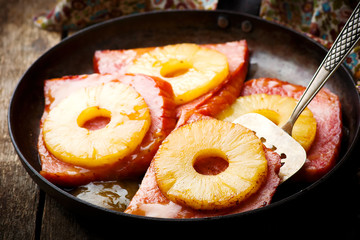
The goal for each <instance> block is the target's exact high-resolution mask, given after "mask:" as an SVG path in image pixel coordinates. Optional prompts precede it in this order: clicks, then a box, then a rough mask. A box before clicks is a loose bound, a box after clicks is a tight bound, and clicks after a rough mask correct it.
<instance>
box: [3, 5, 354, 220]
mask: <svg viewBox="0 0 360 240" xmlns="http://www.w3.org/2000/svg"><path fill="white" fill-rule="evenodd" d="M239 39H246V40H247V41H248V44H249V48H250V50H251V57H250V59H251V60H250V66H249V67H250V69H249V73H248V77H247V78H248V79H251V78H256V77H276V78H279V79H281V80H284V81H288V82H291V83H295V84H301V85H304V86H306V85H307V83H308V81H309V80H310V79H311V77H312V75H313V73H314V72H315V71H316V69H317V67H318V66H319V64H320V63H321V61H322V59H323V57H324V56H325V54H326V50H325V49H324V48H323V47H322V46H320V45H319V44H317V43H316V42H314V41H313V40H311V39H309V38H307V37H305V36H303V35H301V34H299V33H297V32H294V31H292V30H289V29H287V28H285V27H282V26H280V25H277V24H274V23H269V22H267V21H264V20H262V19H260V18H257V17H253V16H249V15H245V14H239V13H231V12H226V11H206V12H204V11H174V12H155V13H147V14H140V15H132V16H127V17H122V18H119V19H114V20H110V21H108V22H105V23H102V24H99V25H95V26H93V27H90V28H87V29H85V30H83V31H80V32H78V33H76V34H74V35H73V36H71V37H68V38H67V39H65V40H64V41H62V42H60V43H59V44H58V45H56V46H55V47H53V48H52V49H50V50H49V51H48V52H46V53H45V54H44V55H43V56H41V57H40V58H39V59H38V60H37V61H36V62H35V63H34V64H33V65H32V66H31V67H30V68H29V69H28V71H27V72H26V73H25V74H24V75H23V77H22V78H21V79H20V82H19V84H18V86H17V87H16V89H15V92H14V94H13V97H12V100H11V103H10V107H9V115H8V124H9V132H10V136H11V139H12V141H13V144H14V147H15V149H16V151H17V153H18V155H19V157H20V160H21V161H22V163H23V165H24V167H25V168H26V170H27V171H28V173H29V174H30V176H31V177H32V178H33V179H34V181H35V182H36V183H37V184H38V185H39V186H40V187H41V189H43V190H44V191H46V192H47V193H48V194H49V195H51V196H53V197H54V198H55V199H57V200H58V201H60V202H61V203H62V204H63V205H65V206H66V207H68V208H69V209H70V210H72V211H74V212H77V213H81V214H82V215H88V216H91V217H94V216H97V219H98V217H99V216H104V217H106V218H108V219H113V220H116V222H117V223H118V222H121V221H122V222H145V223H149V222H152V223H165V222H170V223H173V222H176V223H193V222H198V223H199V222H202V223H204V222H205V223H209V222H213V223H217V222H222V221H228V220H230V221H232V222H233V221H235V222H236V221H240V220H241V219H242V220H244V219H249V218H256V217H257V216H264V214H265V213H269V214H270V213H271V214H277V212H278V211H280V210H281V209H282V207H283V206H286V204H287V203H289V202H296V200H298V199H302V197H303V196H304V195H306V194H309V192H314V191H316V189H319V188H320V185H321V184H322V183H323V182H326V181H327V180H328V179H329V178H330V177H331V176H333V175H335V173H336V172H338V171H339V169H340V166H341V165H343V164H344V163H345V162H346V160H347V159H350V160H352V161H355V158H354V157H352V158H350V153H351V152H352V151H353V148H354V146H355V143H356V139H357V137H358V132H359V123H360V100H359V95H358V93H357V91H356V88H355V85H354V82H353V79H352V77H351V74H350V73H349V71H348V70H347V69H346V68H345V67H344V66H342V67H340V68H339V69H338V70H337V72H336V73H335V74H334V75H333V77H332V78H331V79H330V80H329V81H328V83H327V84H326V87H327V88H329V89H330V90H331V91H333V92H335V93H336V94H337V95H338V96H339V97H340V101H341V104H342V113H343V124H344V136H343V140H342V148H341V153H340V158H339V161H338V163H337V165H336V166H335V167H334V168H333V170H332V171H330V172H329V173H328V174H327V175H326V176H324V177H323V178H322V179H320V180H318V181H317V182H315V183H313V184H293V183H289V184H283V185H282V186H280V187H279V190H278V192H277V193H276V195H275V197H274V200H273V203H272V204H270V205H269V206H266V207H264V208H261V209H257V210H253V211H250V212H245V213H240V214H234V215H229V216H222V217H214V218H211V219H185V220H176V219H175V220H174V219H170V220H167V219H156V218H147V217H139V216H134V215H128V214H124V213H121V212H115V211H112V210H107V209H104V208H101V207H97V206H95V205H92V204H90V203H87V202H84V201H82V200H79V199H77V198H76V197H74V196H72V195H71V194H69V193H68V192H66V191H65V190H64V189H62V188H59V187H57V186H55V185H53V184H52V183H50V182H49V181H47V180H46V179H44V178H43V177H42V176H41V175H40V174H39V171H40V169H41V166H40V162H39V157H38V153H37V147H36V144H37V138H38V134H39V121H40V118H41V115H42V113H43V108H44V94H43V84H44V80H45V79H48V78H54V77H61V76H63V75H73V74H84V73H92V72H93V71H92V57H93V54H94V51H95V50H98V49H120V48H122V49H123V48H137V47H149V46H160V45H165V44H173V43H180V42H195V43H219V42H226V41H233V40H239ZM295 206H296V204H295ZM204 220H207V221H204Z"/></svg>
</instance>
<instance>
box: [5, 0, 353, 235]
mask: <svg viewBox="0 0 360 240" xmlns="http://www.w3.org/2000/svg"><path fill="white" fill-rule="evenodd" d="M54 2H55V1H50V0H34V1H28V0H10V1H9V0H0V36H1V37H0V39H1V41H0V43H1V47H0V239H94V238H95V239H100V238H102V236H103V233H102V229H101V227H99V228H98V229H94V228H91V227H88V225H86V224H83V222H82V220H80V219H79V218H78V216H76V215H74V214H73V213H72V212H70V211H69V210H67V209H65V208H64V207H63V206H62V205H61V204H60V203H58V202H57V201H56V200H54V199H52V198H51V197H49V196H48V195H47V194H46V193H44V192H43V191H41V190H40V189H39V187H38V186H37V185H36V184H35V183H34V182H33V181H32V179H31V178H30V176H29V175H28V174H27V173H26V171H25V169H24V168H23V167H22V165H21V162H20V160H19V159H18V157H17V155H16V153H15V150H14V148H13V146H12V144H11V141H10V137H9V134H8V128H7V110H8V106H9V101H10V98H11V94H12V92H13V90H14V88H15V86H16V84H17V82H18V81H19V79H20V77H21V76H22V74H23V73H24V72H25V71H26V69H27V68H28V67H29V66H30V65H31V63H33V62H34V61H35V60H36V59H37V58H38V57H39V56H40V55H41V54H42V53H44V52H45V51H46V50H47V49H49V48H51V47H52V46H54V45H55V44H57V43H58V42H59V41H60V37H61V36H60V34H59V33H56V32H48V31H44V30H41V29H38V28H36V27H35V26H34V25H33V22H32V18H33V16H34V15H35V14H37V13H39V12H42V11H45V10H47V9H50V8H51V6H53V4H54ZM358 156H359V155H357V156H356V157H357V158H358ZM358 167H359V164H355V165H350V168H352V170H344V171H343V174H344V175H343V177H342V178H341V181H339V180H334V181H332V182H331V183H330V184H333V185H329V186H330V187H329V186H328V188H327V190H324V191H323V192H324V194H325V195H326V194H327V195H326V197H325V199H328V200H327V201H326V202H323V203H321V201H324V200H323V199H321V197H319V196H320V195H324V194H323V192H321V193H319V194H318V195H319V196H318V197H317V198H313V199H310V200H309V199H308V200H304V203H303V206H305V208H306V209H311V210H308V211H307V212H306V211H305V213H303V215H301V212H303V210H302V209H300V210H299V209H298V211H296V210H292V208H289V209H287V210H288V212H289V211H290V213H289V214H290V215H291V214H300V215H299V216H300V217H297V215H295V216H293V218H292V220H291V221H295V220H294V219H296V218H301V216H302V217H303V219H304V220H302V221H301V222H302V223H301V225H299V227H296V226H295V227H294V228H299V229H300V230H301V231H300V232H306V231H305V230H307V232H308V231H309V229H310V231H314V230H315V228H314V227H316V225H317V224H316V223H317V221H318V222H325V225H326V224H329V225H326V226H327V228H324V229H325V230H320V232H321V231H325V232H329V231H330V232H331V231H332V230H333V229H337V230H339V231H340V232H341V236H344V238H342V239H348V237H349V239H350V237H353V236H355V235H356V236H359V235H357V234H358V233H359V232H360V230H359V229H360V207H359V205H360V197H359V195H360V194H359V193H360V187H359V182H358V181H359V180H358V177H357V175H356V171H354V168H358ZM335 183H336V184H337V185H336V184H335ZM334 184H335V185H334ZM329 189H331V190H329ZM319 202H320V203H319ZM312 205H314V206H315V207H314V209H312V208H310V207H309V206H312ZM319 206H322V207H319ZM324 206H325V207H324ZM291 211H294V212H291ZM309 211H313V212H311V213H310V214H311V215H309V216H311V217H309V218H308V217H307V216H304V215H308V214H309ZM94 218H96V216H94ZM305 218H306V219H305ZM291 221H284V220H283V221H279V222H274V223H273V225H275V228H274V229H275V230H274V229H273V228H270V227H268V228H266V229H267V230H268V231H269V232H273V231H279V227H280V228H281V226H283V224H284V223H285V222H288V224H290V225H291V224H292V223H294V224H295V222H291ZM303 221H305V222H303ZM277 226H279V227H277ZM334 226H335V227H334ZM228 227H229V226H228ZM304 229H305V230H304ZM126 230H129V229H125V231H126ZM120 232H121V236H124V235H123V234H124V233H123V229H121V226H119V233H120ZM231 233H233V234H236V233H235V232H234V229H233V231H231ZM308 233H309V232H308ZM137 234H138V233H137ZM177 234H178V233H177ZM296 234H298V233H296ZM271 235H274V237H278V236H279V234H274V233H273V234H271ZM174 236H177V235H174ZM280 236H281V235H280ZM358 239H359V238H358Z"/></svg>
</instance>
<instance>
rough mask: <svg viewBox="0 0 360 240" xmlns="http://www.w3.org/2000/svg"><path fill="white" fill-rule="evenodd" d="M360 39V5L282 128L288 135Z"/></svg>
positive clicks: (359, 4)
mask: <svg viewBox="0 0 360 240" xmlns="http://www.w3.org/2000/svg"><path fill="white" fill-rule="evenodd" d="M359 39H360V3H358V5H357V6H356V8H355V10H354V11H353V13H352V14H351V16H350V18H349V19H348V21H347V22H346V24H345V26H344V27H343V29H342V30H341V32H340V34H339V35H338V37H337V38H336V40H335V42H334V44H333V45H332V47H331V48H330V50H329V52H328V53H327V54H326V56H325V58H324V60H323V62H322V63H321V65H320V67H319V68H318V70H317V71H316V73H315V74H314V76H313V78H312V79H311V81H310V83H309V85H308V86H307V88H306V89H305V91H304V93H303V95H302V96H301V98H300V101H299V102H298V104H297V105H296V107H295V109H294V111H293V113H292V115H291V117H290V119H289V120H288V122H287V123H286V124H285V125H284V126H283V127H282V128H283V130H285V131H286V132H287V133H289V134H291V131H292V127H293V125H294V123H295V121H296V119H297V118H298V117H299V116H300V114H301V113H302V111H303V110H304V109H305V108H306V107H307V105H308V104H309V103H310V101H311V100H312V99H313V98H314V97H315V95H316V94H317V93H318V92H319V90H320V89H321V88H322V87H323V86H324V84H325V82H326V81H327V80H328V79H329V77H330V76H331V75H332V74H333V73H334V72H335V70H336V69H337V68H338V67H339V66H340V64H341V63H342V62H343V61H344V59H345V57H346V56H347V55H348V54H349V53H350V51H351V50H352V49H353V48H354V47H355V44H356V43H357V42H358V41H359Z"/></svg>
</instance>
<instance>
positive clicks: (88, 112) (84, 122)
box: [77, 107, 111, 131]
mask: <svg viewBox="0 0 360 240" xmlns="http://www.w3.org/2000/svg"><path fill="white" fill-rule="evenodd" d="M110 120H111V113H110V111H108V110H106V109H104V108H99V107H89V108H86V109H85V110H83V111H82V112H81V113H80V115H79V116H78V118H77V124H78V125H79V127H82V128H86V129H88V130H92V131H93V130H98V129H101V128H104V127H105V126H106V125H107V124H108V123H109V122H110Z"/></svg>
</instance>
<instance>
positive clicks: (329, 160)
mask: <svg viewBox="0 0 360 240" xmlns="http://www.w3.org/2000/svg"><path fill="white" fill-rule="evenodd" d="M304 90H305V87H303V86H299V85H294V84H291V83H288V82H283V81H280V80H278V79H274V78H259V79H253V80H251V81H247V82H245V84H244V86H243V90H242V92H241V95H242V96H246V95H251V94H259V93H266V94H277V95H281V96H288V97H293V98H295V99H300V97H301V95H302V94H303V92H304ZM308 108H309V109H310V110H311V111H312V113H313V115H314V117H315V119H316V123H317V129H316V136H315V139H314V142H313V144H312V146H311V148H310V150H309V151H308V152H307V160H306V162H305V164H304V166H303V168H302V169H301V170H300V171H299V172H298V173H297V174H296V175H295V176H294V177H295V179H297V180H301V181H308V182H314V181H316V180H318V179H319V178H321V177H322V176H323V175H325V174H326V173H327V172H328V171H329V170H330V169H331V168H332V167H333V166H334V165H335V162H336V159H337V156H338V154H339V151H340V143H341V136H342V120H341V105H340V101H339V98H338V96H336V95H335V94H333V93H332V92H330V91H329V90H328V89H326V88H323V89H322V90H320V92H319V93H318V94H317V95H316V96H315V98H314V99H313V100H312V101H311V103H310V104H309V106H308Z"/></svg>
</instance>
